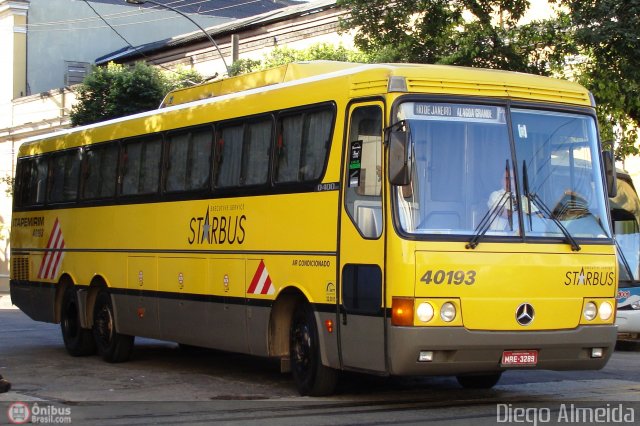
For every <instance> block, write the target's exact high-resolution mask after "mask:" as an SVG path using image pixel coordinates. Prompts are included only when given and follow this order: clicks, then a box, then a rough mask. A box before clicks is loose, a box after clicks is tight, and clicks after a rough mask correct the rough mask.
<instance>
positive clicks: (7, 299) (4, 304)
mask: <svg viewBox="0 0 640 426" xmlns="http://www.w3.org/2000/svg"><path fill="white" fill-rule="evenodd" d="M0 309H18V308H16V307H15V306H13V305H12V304H11V296H9V293H0Z"/></svg>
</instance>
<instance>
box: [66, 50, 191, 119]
mask: <svg viewBox="0 0 640 426" xmlns="http://www.w3.org/2000/svg"><path fill="white" fill-rule="evenodd" d="M201 81H202V77H201V76H200V75H199V74H198V73H196V72H195V71H180V70H179V71H178V72H177V74H175V75H167V74H166V73H162V72H161V71H160V70H159V69H158V68H155V67H152V66H150V65H146V64H145V63H143V62H138V63H136V64H135V65H134V66H133V67H126V66H124V65H119V64H114V63H109V64H108V65H107V66H106V67H94V68H93V70H92V72H91V73H90V74H89V75H88V76H87V77H86V78H85V80H84V81H83V82H82V83H81V84H80V85H79V87H78V88H77V89H76V99H77V103H76V104H75V105H74V106H73V108H72V109H71V114H70V117H71V125H72V126H81V125H85V124H91V123H95V122H99V121H104V120H109V119H112V118H117V117H122V116H125V115H130V114H135V113H138V112H142V111H148V110H151V109H155V108H157V107H158V105H160V102H161V101H162V99H163V98H164V96H165V94H166V93H167V92H168V91H169V90H171V89H173V88H177V87H183V86H185V85H191V84H194V83H198V82H201Z"/></svg>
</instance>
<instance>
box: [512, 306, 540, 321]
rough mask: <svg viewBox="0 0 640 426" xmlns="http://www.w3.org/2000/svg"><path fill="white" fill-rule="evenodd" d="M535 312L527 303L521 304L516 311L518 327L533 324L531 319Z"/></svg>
mask: <svg viewBox="0 0 640 426" xmlns="http://www.w3.org/2000/svg"><path fill="white" fill-rule="evenodd" d="M535 315H536V312H535V311H534V310H533V306H531V305H530V304H528V303H523V304H522V305H520V306H518V309H516V321H518V324H520V325H529V324H531V323H532V322H533V317H534V316H535Z"/></svg>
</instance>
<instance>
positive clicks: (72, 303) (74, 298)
mask: <svg viewBox="0 0 640 426" xmlns="http://www.w3.org/2000/svg"><path fill="white" fill-rule="evenodd" d="M60 330H61V331H62V339H63V340H64V347H65V348H66V349H67V352H68V353H69V355H72V356H87V355H93V354H94V353H95V352H96V345H95V342H94V340H93V335H92V334H91V329H86V328H82V327H81V326H80V309H79V308H78V293H77V292H76V289H75V287H74V286H73V284H68V285H67V286H66V288H65V289H64V294H63V295H62V309H61V310H60Z"/></svg>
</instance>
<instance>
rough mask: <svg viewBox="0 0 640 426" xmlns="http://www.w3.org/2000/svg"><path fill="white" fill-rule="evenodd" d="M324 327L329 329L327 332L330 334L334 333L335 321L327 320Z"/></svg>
mask: <svg viewBox="0 0 640 426" xmlns="http://www.w3.org/2000/svg"><path fill="white" fill-rule="evenodd" d="M324 326H325V327H326V328H327V331H328V332H329V333H333V321H331V320H326V321H325V322H324Z"/></svg>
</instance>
